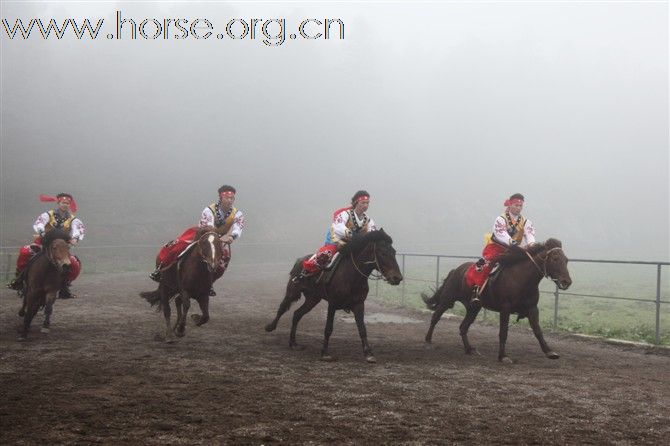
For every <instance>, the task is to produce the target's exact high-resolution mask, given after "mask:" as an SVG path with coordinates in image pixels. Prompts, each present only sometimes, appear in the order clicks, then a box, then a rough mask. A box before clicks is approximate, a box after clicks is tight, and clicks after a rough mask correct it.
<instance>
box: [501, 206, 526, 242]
mask: <svg viewBox="0 0 670 446" xmlns="http://www.w3.org/2000/svg"><path fill="white" fill-rule="evenodd" d="M501 217H502V218H504V219H505V223H507V233H508V234H509V236H510V237H511V238H512V240H514V241H516V243H517V244H520V243H521V241H522V240H523V228H524V226H526V219H525V218H524V217H523V215H519V218H517V219H516V223H512V220H511V219H510V216H509V214H508V213H507V212H505V213H504V214H502V215H501Z"/></svg>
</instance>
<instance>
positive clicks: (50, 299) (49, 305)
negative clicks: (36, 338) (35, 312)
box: [40, 291, 58, 333]
mask: <svg viewBox="0 0 670 446" xmlns="http://www.w3.org/2000/svg"><path fill="white" fill-rule="evenodd" d="M57 295H58V292H57V291H56V292H54V293H49V294H47V298H46V304H45V305H44V323H43V324H42V328H41V329H40V331H41V332H42V333H49V331H50V329H49V327H50V326H51V314H52V313H53V310H54V302H55V301H56V296H57Z"/></svg>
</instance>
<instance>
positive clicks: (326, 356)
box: [319, 355, 335, 362]
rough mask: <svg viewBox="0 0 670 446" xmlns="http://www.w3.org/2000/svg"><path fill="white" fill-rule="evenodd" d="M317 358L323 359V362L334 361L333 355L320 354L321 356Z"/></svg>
mask: <svg viewBox="0 0 670 446" xmlns="http://www.w3.org/2000/svg"><path fill="white" fill-rule="evenodd" d="M319 359H321V361H324V362H333V361H335V357H334V356H330V355H321V358H319Z"/></svg>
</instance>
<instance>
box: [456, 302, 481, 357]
mask: <svg viewBox="0 0 670 446" xmlns="http://www.w3.org/2000/svg"><path fill="white" fill-rule="evenodd" d="M465 307H466V308H467V313H465V317H464V318H463V321H462V322H461V325H460V326H459V327H458V330H459V332H460V334H461V339H462V340H463V347H464V348H465V354H467V355H471V354H473V353H477V350H476V349H475V348H474V347H473V346H472V345H470V341H469V340H468V330H469V329H470V325H472V323H473V322H474V321H475V319H477V315H478V314H479V310H480V309H481V307H480V306H478V305H477V306H472V305H466V306H465Z"/></svg>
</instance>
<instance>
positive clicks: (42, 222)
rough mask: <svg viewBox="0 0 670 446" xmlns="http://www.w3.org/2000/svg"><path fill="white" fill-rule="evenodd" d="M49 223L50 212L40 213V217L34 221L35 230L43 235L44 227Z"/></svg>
mask: <svg viewBox="0 0 670 446" xmlns="http://www.w3.org/2000/svg"><path fill="white" fill-rule="evenodd" d="M47 223H49V213H48V212H44V213H42V214H40V216H39V217H37V220H35V223H33V230H34V231H35V232H36V233H38V234H40V235H42V234H44V227H45V226H46V225H47Z"/></svg>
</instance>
